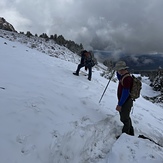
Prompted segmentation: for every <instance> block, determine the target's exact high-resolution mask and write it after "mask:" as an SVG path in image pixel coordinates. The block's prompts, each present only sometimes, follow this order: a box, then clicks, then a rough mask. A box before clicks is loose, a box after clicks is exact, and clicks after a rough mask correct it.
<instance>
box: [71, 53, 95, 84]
mask: <svg viewBox="0 0 163 163" xmlns="http://www.w3.org/2000/svg"><path fill="white" fill-rule="evenodd" d="M89 58H91V54H90V52H87V51H86V50H83V51H82V52H81V61H80V64H79V65H78V67H77V70H76V72H74V73H73V74H74V75H77V76H79V71H80V69H81V68H82V67H85V70H87V69H88V80H90V81H91V77H92V65H91V64H90V60H89Z"/></svg>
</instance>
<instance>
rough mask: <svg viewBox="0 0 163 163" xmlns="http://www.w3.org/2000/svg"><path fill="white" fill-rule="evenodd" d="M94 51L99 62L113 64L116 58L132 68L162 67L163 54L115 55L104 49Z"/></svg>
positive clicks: (154, 68) (148, 68)
mask: <svg viewBox="0 0 163 163" xmlns="http://www.w3.org/2000/svg"><path fill="white" fill-rule="evenodd" d="M94 52H95V54H96V55H95V56H96V57H98V58H99V60H101V62H104V63H108V62H112V63H113V64H115V62H116V61H117V60H124V61H125V62H126V63H127V65H128V66H129V67H130V69H132V70H157V69H158V68H159V67H160V68H163V54H139V55H132V54H130V55H126V54H120V55H119V54H118V55H116V54H114V53H113V52H106V51H105V52H104V51H94Z"/></svg>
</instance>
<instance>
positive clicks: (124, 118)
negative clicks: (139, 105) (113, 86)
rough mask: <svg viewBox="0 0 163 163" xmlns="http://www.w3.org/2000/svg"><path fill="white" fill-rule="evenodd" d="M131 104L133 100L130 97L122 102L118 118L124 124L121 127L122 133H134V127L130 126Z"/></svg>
mask: <svg viewBox="0 0 163 163" xmlns="http://www.w3.org/2000/svg"><path fill="white" fill-rule="evenodd" d="M132 106H133V101H132V99H131V98H129V99H127V101H126V102H125V103H124V104H123V106H122V108H121V112H120V120H121V122H122V123H123V124H124V126H123V128H122V133H126V134H129V135H134V129H133V126H132V122H131V118H130V112H131V108H132Z"/></svg>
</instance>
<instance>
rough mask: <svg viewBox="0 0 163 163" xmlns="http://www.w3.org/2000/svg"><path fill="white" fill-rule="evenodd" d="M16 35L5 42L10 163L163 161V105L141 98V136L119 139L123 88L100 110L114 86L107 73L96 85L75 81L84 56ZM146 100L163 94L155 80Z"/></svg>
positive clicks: (6, 157) (1, 64) (137, 120)
mask: <svg viewBox="0 0 163 163" xmlns="http://www.w3.org/2000/svg"><path fill="white" fill-rule="evenodd" d="M2 35H3V34H2V33H1V36H2ZM10 37H12V36H9V39H7V38H5V37H4V35H3V38H2V37H0V49H1V52H0V74H1V78H0V87H3V88H5V89H0V104H1V107H0V137H1V139H0V144H1V145H0V158H1V162H2V163H11V162H13V163H22V162H23V163H29V162H30V163H104V162H105V163H119V162H121V163H142V162H143V163H163V148H162V147H161V146H163V128H162V126H163V108H162V107H161V106H159V105H156V104H153V103H151V102H149V101H147V100H145V99H144V98H143V97H140V98H139V99H138V100H137V101H136V102H135V103H134V109H133V113H132V115H131V118H132V120H133V126H134V128H135V136H134V137H132V136H128V135H126V134H122V135H121V137H120V138H119V139H118V140H116V138H115V137H116V136H117V135H119V134H121V129H122V123H121V122H120V120H119V114H118V112H117V111H116V110H115V107H116V104H117V99H116V88H117V84H118V83H115V82H112V81H111V83H110V85H109V87H108V89H107V91H106V93H105V95H104V97H103V99H102V101H101V103H100V104H99V99H100V97H101V95H102V93H103V91H104V88H105V86H106V84H107V82H108V80H107V79H105V78H103V77H101V76H100V73H101V72H102V71H103V70H102V69H100V68H97V67H94V68H93V70H94V72H93V77H92V81H88V80H87V77H86V76H84V75H83V74H80V76H74V75H72V72H73V71H74V70H76V67H77V61H78V59H79V58H78V57H77V56H75V54H72V53H71V54H70V53H69V51H68V50H67V49H62V47H59V49H62V50H63V53H64V54H65V56H66V59H64V55H63V58H57V57H50V56H49V55H45V53H42V51H38V49H37V50H36V49H31V48H29V47H27V46H26V44H22V42H21V43H20V41H18V38H17V39H16V40H12V39H11V38H10ZM21 39H22V38H21ZM9 40H11V41H9ZM28 44H29V43H28ZM40 46H42V44H41V45H40ZM54 46H58V45H54ZM44 48H45V49H46V47H44ZM58 53H59V52H58ZM59 54H60V53H59ZM72 56H73V57H72ZM72 58H73V59H72ZM74 58H75V59H74ZM82 71H84V70H82ZM146 94H148V95H149V94H150V95H152V94H155V92H153V91H152V89H151V88H150V87H149V86H148V85H147V82H146V83H143V89H142V95H146ZM139 134H144V135H145V136H148V137H150V138H151V139H153V140H154V141H155V142H157V143H159V144H160V145H161V146H158V145H156V144H155V143H153V142H151V141H149V140H145V139H140V138H138V135H139Z"/></svg>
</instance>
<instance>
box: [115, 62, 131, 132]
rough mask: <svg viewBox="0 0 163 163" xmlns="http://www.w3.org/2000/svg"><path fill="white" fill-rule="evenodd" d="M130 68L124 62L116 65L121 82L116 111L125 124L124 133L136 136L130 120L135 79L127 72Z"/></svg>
mask: <svg viewBox="0 0 163 163" xmlns="http://www.w3.org/2000/svg"><path fill="white" fill-rule="evenodd" d="M127 68H128V66H126V63H125V62H124V61H119V62H117V63H116V65H115V67H114V70H115V71H117V78H118V80H119V84H118V90H117V97H118V104H117V106H116V110H117V111H118V112H119V114H120V120H121V122H122V123H123V125H124V126H123V128H122V133H126V134H129V135H134V129H133V126H132V121H131V118H130V112H131V108H132V106H133V100H132V99H131V97H130V91H131V87H132V84H133V79H132V77H131V76H130V75H129V72H128V70H127Z"/></svg>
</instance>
